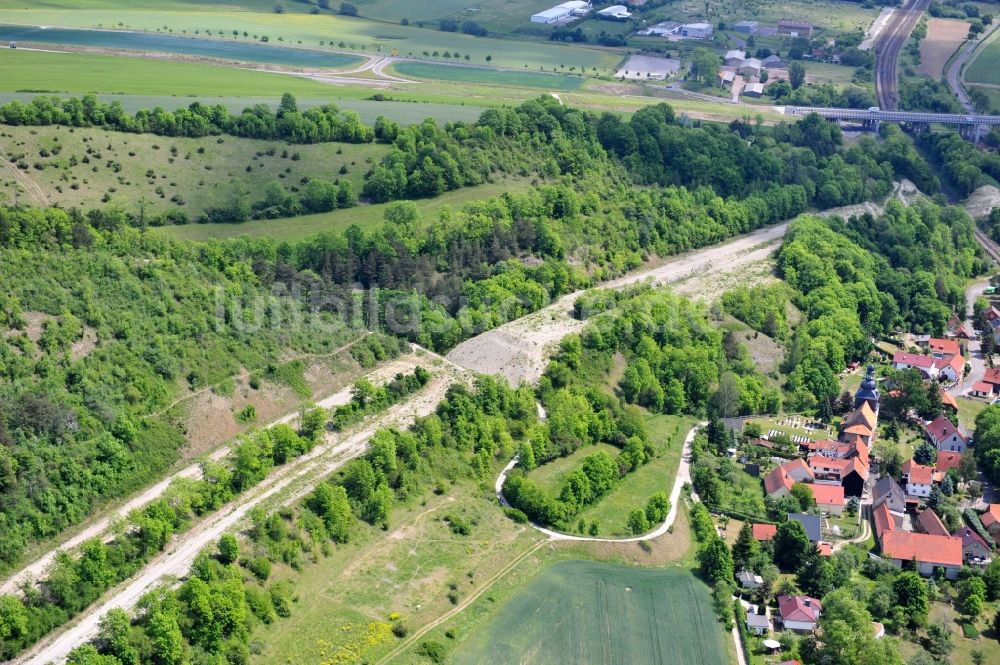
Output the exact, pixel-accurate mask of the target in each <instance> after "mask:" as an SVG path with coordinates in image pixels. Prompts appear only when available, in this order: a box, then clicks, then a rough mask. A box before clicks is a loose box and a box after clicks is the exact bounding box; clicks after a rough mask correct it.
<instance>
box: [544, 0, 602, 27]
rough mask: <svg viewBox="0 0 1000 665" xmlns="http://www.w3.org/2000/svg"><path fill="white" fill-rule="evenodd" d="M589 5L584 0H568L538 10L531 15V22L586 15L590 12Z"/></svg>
mask: <svg viewBox="0 0 1000 665" xmlns="http://www.w3.org/2000/svg"><path fill="white" fill-rule="evenodd" d="M590 8H591V5H590V3H589V2H587V1H586V0H568V2H564V3H562V4H561V5H556V6H555V7H552V8H551V9H546V10H545V11H543V12H538V13H537V14H534V15H532V17H531V22H532V23H558V22H559V21H565V20H566V19H568V18H573V17H576V16H586V15H587V14H588V13H589V12H590Z"/></svg>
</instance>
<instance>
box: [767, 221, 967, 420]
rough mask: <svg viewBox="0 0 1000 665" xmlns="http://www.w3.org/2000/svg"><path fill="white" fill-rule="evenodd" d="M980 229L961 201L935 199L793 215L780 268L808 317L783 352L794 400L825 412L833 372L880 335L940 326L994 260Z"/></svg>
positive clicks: (832, 393)
mask: <svg viewBox="0 0 1000 665" xmlns="http://www.w3.org/2000/svg"><path fill="white" fill-rule="evenodd" d="M973 229H974V226H973V223H972V220H971V219H969V217H968V215H966V214H965V213H964V212H963V211H961V210H960V209H958V208H951V207H947V208H942V207H939V206H936V205H934V204H931V203H918V204H916V205H914V206H911V207H908V208H907V207H903V206H902V205H900V204H899V203H898V202H890V203H889V205H888V206H887V207H886V211H885V214H883V215H880V216H878V217H875V216H872V215H870V214H865V215H860V216H857V217H851V218H850V219H849V220H847V221H844V220H841V219H837V218H834V219H832V220H830V221H824V220H820V219H816V218H808V217H806V218H802V219H799V220H797V221H795V222H793V223H792V225H791V226H790V227H789V229H788V233H787V234H786V236H785V242H784V244H783V245H782V248H781V251H780V252H779V253H778V270H779V274H780V275H781V276H782V277H783V278H784V280H785V281H786V282H787V283H788V285H789V286H791V287H792V288H793V289H794V291H795V292H796V293H795V297H794V301H795V304H796V305H797V306H798V308H799V309H800V310H801V311H802V312H803V314H804V315H805V317H806V321H805V322H804V323H803V324H801V325H799V326H798V327H797V328H796V330H795V333H794V335H793V337H792V340H791V343H790V345H789V350H788V354H787V357H786V359H785V370H786V371H787V372H788V386H787V390H788V393H789V402H790V404H792V405H794V406H792V407H791V408H799V409H804V410H811V409H815V408H820V409H821V410H822V411H825V412H826V413H827V414H828V413H829V411H828V410H829V409H830V406H831V400H832V399H833V398H835V397H836V396H837V393H838V387H837V381H836V373H837V372H839V371H841V370H842V369H843V368H844V367H845V366H846V364H847V362H849V361H851V360H863V359H864V358H865V357H866V356H867V354H868V351H869V348H870V344H871V339H873V338H878V337H880V336H882V335H886V334H889V333H892V332H893V331H895V330H896V329H904V330H912V331H916V332H924V333H927V334H931V335H941V334H943V332H944V328H945V325H946V324H947V322H948V319H949V318H950V317H951V315H952V313H953V312H955V311H960V309H961V308H962V306H963V303H964V298H965V294H964V286H965V283H966V281H967V280H968V278H969V277H972V276H974V275H978V274H981V273H982V272H983V271H984V270H985V269H986V266H987V264H986V263H985V259H984V258H983V257H982V256H981V255H980V253H979V248H978V246H977V243H976V241H975V237H974V235H973Z"/></svg>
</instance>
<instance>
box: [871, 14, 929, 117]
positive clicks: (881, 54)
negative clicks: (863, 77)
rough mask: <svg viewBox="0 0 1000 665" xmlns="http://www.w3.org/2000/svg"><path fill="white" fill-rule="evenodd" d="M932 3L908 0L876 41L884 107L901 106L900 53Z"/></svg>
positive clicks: (877, 93)
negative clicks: (898, 73) (898, 71)
mask: <svg viewBox="0 0 1000 665" xmlns="http://www.w3.org/2000/svg"><path fill="white" fill-rule="evenodd" d="M929 4H930V0H908V2H907V3H906V5H905V6H904V7H903V8H901V9H900V10H899V11H897V12H896V13H895V14H893V16H892V18H891V19H890V21H889V24H888V25H886V27H885V30H884V31H883V32H882V34H881V36H879V39H878V41H877V42H876V44H875V62H876V65H875V97H876V99H877V100H878V104H879V107H880V108H881V109H882V110H885V111H894V110H896V109H897V108H898V106H899V79H898V76H897V74H896V64H897V61H898V60H899V52H900V51H901V50H902V48H903V45H904V44H905V43H906V40H907V39H908V38H909V36H910V33H911V32H913V28H914V27H915V26H916V25H917V21H919V20H920V16H921V15H922V14H923V13H924V11H926V10H927V6H928V5H929Z"/></svg>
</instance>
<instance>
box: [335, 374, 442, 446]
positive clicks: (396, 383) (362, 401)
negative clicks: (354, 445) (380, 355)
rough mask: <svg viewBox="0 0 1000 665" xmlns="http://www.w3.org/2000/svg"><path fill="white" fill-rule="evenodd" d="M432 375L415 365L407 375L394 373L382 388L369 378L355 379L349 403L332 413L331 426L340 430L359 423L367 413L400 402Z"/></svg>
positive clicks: (425, 383)
mask: <svg viewBox="0 0 1000 665" xmlns="http://www.w3.org/2000/svg"><path fill="white" fill-rule="evenodd" d="M430 378H431V374H430V372H428V371H427V370H426V369H424V368H423V367H421V366H420V365H417V367H415V368H414V370H413V372H412V373H410V374H405V375H404V374H397V375H396V376H395V377H394V378H393V379H392V381H390V382H389V383H387V384H386V385H384V386H374V385H372V383H371V381H369V380H368V379H358V380H357V381H355V382H354V387H352V388H351V401H350V402H348V403H347V404H342V405H341V406H338V407H337V408H335V409H334V410H333V416H332V417H331V418H330V424H331V426H332V427H333V429H335V430H342V429H344V428H345V427H347V426H348V425H351V424H352V423H356V422H358V421H359V420H361V419H362V418H363V417H364V416H365V415H366V414H369V413H376V412H378V411H382V410H384V409H386V408H388V407H390V406H392V405H393V404H397V403H399V402H402V401H403V400H404V399H405V398H406V397H407V396H408V395H412V394H413V393H415V392H416V391H418V390H420V389H421V388H423V387H424V386H425V385H427V382H428V381H430Z"/></svg>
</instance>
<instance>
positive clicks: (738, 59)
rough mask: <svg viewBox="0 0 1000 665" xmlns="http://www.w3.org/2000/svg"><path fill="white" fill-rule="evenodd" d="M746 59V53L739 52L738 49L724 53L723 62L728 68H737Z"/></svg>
mask: <svg viewBox="0 0 1000 665" xmlns="http://www.w3.org/2000/svg"><path fill="white" fill-rule="evenodd" d="M746 59H747V54H746V51H741V50H739V49H733V50H731V51H726V55H725V57H724V58H723V61H724V62H725V63H726V65H728V66H730V67H739V66H740V65H741V64H743V61H744V60H746Z"/></svg>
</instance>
